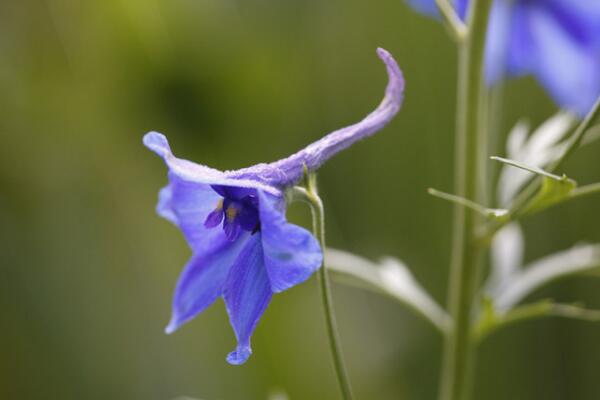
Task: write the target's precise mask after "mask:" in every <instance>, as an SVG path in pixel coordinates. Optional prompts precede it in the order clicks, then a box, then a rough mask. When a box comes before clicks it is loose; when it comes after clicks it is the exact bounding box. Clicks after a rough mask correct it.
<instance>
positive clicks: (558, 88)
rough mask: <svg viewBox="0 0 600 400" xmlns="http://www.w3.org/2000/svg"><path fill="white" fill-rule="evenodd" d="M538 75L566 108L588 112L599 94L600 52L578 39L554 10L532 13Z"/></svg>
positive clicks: (580, 112) (582, 113)
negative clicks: (556, 16)
mask: <svg viewBox="0 0 600 400" xmlns="http://www.w3.org/2000/svg"><path fill="white" fill-rule="evenodd" d="M531 24H532V25H531V30H532V35H533V36H534V38H535V41H536V50H537V51H536V54H535V59H536V64H535V67H534V68H535V71H534V72H535V74H536V75H537V77H538V79H539V80H540V81H541V82H542V84H543V85H544V86H545V87H546V88H547V89H548V91H549V92H550V94H551V95H552V97H553V98H554V99H555V100H556V101H557V102H558V103H559V104H560V105H561V106H563V107H565V108H567V109H569V110H571V111H575V112H577V113H578V114H580V115H585V114H586V113H587V112H588V111H589V109H590V108H591V106H592V105H593V104H594V102H595V100H596V99H597V97H598V96H599V95H600V51H598V48H597V47H592V46H589V45H586V44H583V43H580V42H578V41H576V39H575V38H574V37H573V36H572V35H571V33H570V32H568V31H567V30H566V29H565V28H566V27H565V26H562V25H561V24H560V21H559V20H557V19H555V18H554V17H553V16H552V15H551V13H549V12H546V11H545V10H541V9H540V10H538V11H537V12H535V13H534V14H533V15H532V16H531Z"/></svg>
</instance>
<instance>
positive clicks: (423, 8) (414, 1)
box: [407, 0, 440, 18]
mask: <svg viewBox="0 0 600 400" xmlns="http://www.w3.org/2000/svg"><path fill="white" fill-rule="evenodd" d="M407 1H408V4H410V6H411V7H412V8H413V9H414V10H415V11H417V12H419V13H421V14H425V15H428V16H430V17H434V18H437V17H439V16H440V11H439V10H438V7H437V5H436V4H435V0H407Z"/></svg>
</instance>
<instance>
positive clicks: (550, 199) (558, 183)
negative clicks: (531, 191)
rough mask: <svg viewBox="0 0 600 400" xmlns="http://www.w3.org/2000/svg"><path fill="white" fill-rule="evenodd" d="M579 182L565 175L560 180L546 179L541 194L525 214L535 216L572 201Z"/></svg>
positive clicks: (538, 194)
mask: <svg viewBox="0 0 600 400" xmlns="http://www.w3.org/2000/svg"><path fill="white" fill-rule="evenodd" d="M576 188H577V182H575V181H574V180H572V179H569V178H567V177H566V176H565V175H563V176H562V177H561V178H560V179H558V180H557V179H554V178H549V177H546V176H545V177H544V179H543V181H542V186H541V187H540V190H539V192H538V193H537V194H536V195H535V196H534V197H533V198H532V199H531V201H530V202H529V204H528V205H527V206H526V207H525V210H524V212H523V214H533V213H536V212H539V211H541V210H543V209H546V208H548V207H551V206H553V205H556V204H559V203H562V202H563V201H567V200H569V199H571V194H572V192H573V190H575V189H576Z"/></svg>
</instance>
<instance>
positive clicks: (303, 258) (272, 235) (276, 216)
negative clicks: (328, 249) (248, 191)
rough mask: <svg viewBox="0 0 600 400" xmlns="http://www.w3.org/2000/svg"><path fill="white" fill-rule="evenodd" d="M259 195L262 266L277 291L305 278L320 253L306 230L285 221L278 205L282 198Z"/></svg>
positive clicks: (317, 264)
mask: <svg viewBox="0 0 600 400" xmlns="http://www.w3.org/2000/svg"><path fill="white" fill-rule="evenodd" d="M258 194H259V199H260V200H259V211H260V222H261V234H262V246H263V253H264V258H265V268H266V270H267V273H268V274H269V279H270V281H271V289H272V290H273V291H274V292H276V293H277V292H281V291H284V290H286V289H289V288H290V287H292V286H295V285H297V284H299V283H301V282H304V281H305V280H307V279H308V278H309V277H310V276H311V275H312V274H313V272H315V271H316V270H317V269H319V267H320V266H321V263H322V262H323V253H322V251H321V247H320V246H319V242H318V241H317V239H316V238H315V237H314V236H313V235H312V234H311V233H310V232H309V231H307V230H306V229H304V228H302V227H300V226H297V225H294V224H290V223H288V222H287V221H286V220H285V216H284V214H283V211H282V210H280V207H278V203H280V202H281V201H282V200H279V199H278V198H276V197H273V196H271V195H268V194H265V193H262V192H261V191H258Z"/></svg>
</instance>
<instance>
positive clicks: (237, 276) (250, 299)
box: [223, 233, 273, 365]
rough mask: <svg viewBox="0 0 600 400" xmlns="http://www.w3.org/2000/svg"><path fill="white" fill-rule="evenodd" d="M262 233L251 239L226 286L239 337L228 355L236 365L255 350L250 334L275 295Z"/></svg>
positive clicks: (230, 315)
mask: <svg viewBox="0 0 600 400" xmlns="http://www.w3.org/2000/svg"><path fill="white" fill-rule="evenodd" d="M260 236H261V235H260V233H256V234H254V235H252V236H251V237H250V238H249V239H248V241H247V242H246V244H245V247H244V248H243V249H242V251H241V252H240V254H239V256H238V257H237V259H236V260H235V262H234V264H233V266H232V267H231V269H230V270H229V276H228V277H227V281H226V283H225V286H224V291H223V299H224V300H225V305H226V306H227V313H228V314H229V320H230V322H231V326H232V327H233V330H234V332H235V336H236V337H237V341H238V345H237V348H236V350H235V351H232V352H231V353H229V355H228V356H227V362H229V363H230V364H234V365H239V364H243V363H245V362H246V360H247V359H248V357H250V354H252V349H251V347H250V337H251V336H252V333H253V332H254V329H255V328H256V325H257V324H258V321H259V319H260V317H261V316H262V314H263V312H264V311H265V309H266V308H267V306H268V305H269V302H270V301H271V297H272V295H273V292H272V291H271V286H270V283H269V277H268V276H267V272H266V270H265V267H264V260H263V250H262V245H261V237H260Z"/></svg>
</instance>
